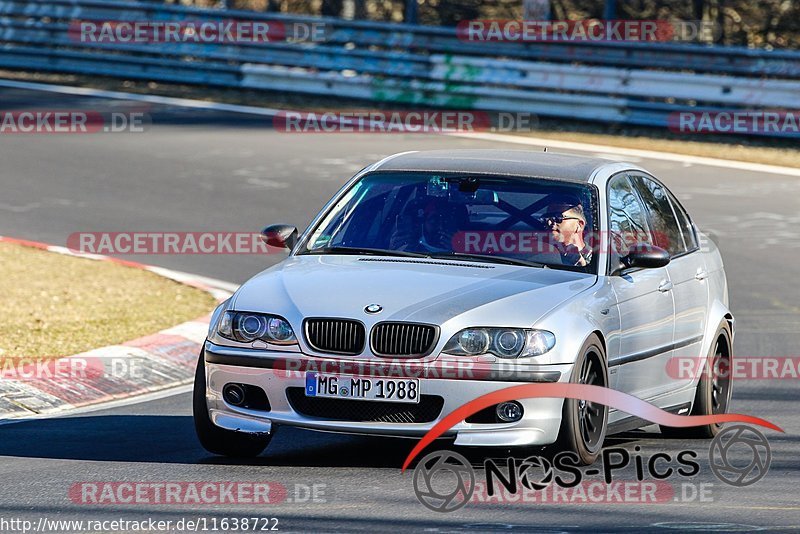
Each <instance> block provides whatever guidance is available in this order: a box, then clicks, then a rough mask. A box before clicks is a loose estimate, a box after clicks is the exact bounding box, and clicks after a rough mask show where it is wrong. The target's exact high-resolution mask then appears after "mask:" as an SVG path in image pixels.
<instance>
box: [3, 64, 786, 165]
mask: <svg viewBox="0 0 800 534" xmlns="http://www.w3.org/2000/svg"><path fill="white" fill-rule="evenodd" d="M0 87H8V88H14V89H27V90H32V91H47V92H50V93H59V94H65V95H75V96H86V97H95V98H109V99H115V100H132V101H137V102H148V103H151V104H162V105H167V106H178V107H184V108H193V109H206V110H210V111H227V112H230V113H244V114H248V115H261V116H267V117H274V116H275V115H277V114H278V113H280V112H282V111H289V110H281V109H273V108H261V107H257V106H240V105H236V104H223V103H221V102H208V101H205V100H194V99H189V98H174V97H167V96H155V95H141V94H135V93H125V92H120V91H104V90H100V89H91V88H87V87H72V86H69V85H52V84H44V83H35V82H22V81H17V80H2V79H0ZM443 135H451V136H455V137H465V138H468V139H480V140H484V141H495V142H500V143H510V144H517V145H528V146H537V147H541V146H547V147H550V148H560V149H564V150H576V151H579V152H593V153H601V154H604V155H620V156H628V157H636V158H649V159H657V160H661V161H673V162H678V163H691V164H696V165H707V166H711V167H722V168H726V169H737V170H743V171H752V172H761V173H768V174H780V175H784V176H800V169H797V168H794V167H783V166H779V165H765V164H762V163H749V162H746V161H734V160H727V159H720V158H710V157H703V156H687V155H683V154H676V153H672V152H658V151H655V150H640V149H634V148H621V147H615V146H608V145H594V144H590V143H578V142H573V141H558V140H554V139H544V138H540V137H523V136H516V135H504V134H496V133H488V132H476V133H450V134H443Z"/></svg>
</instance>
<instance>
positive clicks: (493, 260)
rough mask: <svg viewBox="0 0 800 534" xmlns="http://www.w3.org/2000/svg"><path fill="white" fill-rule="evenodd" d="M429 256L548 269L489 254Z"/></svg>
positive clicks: (440, 258)
mask: <svg viewBox="0 0 800 534" xmlns="http://www.w3.org/2000/svg"><path fill="white" fill-rule="evenodd" d="M429 256H430V257H431V258H436V259H437V260H452V259H463V260H475V261H486V262H489V263H504V264H506V265H524V266H526V267H539V268H542V269H548V268H550V266H549V265H546V264H544V263H539V262H535V261H527V260H520V259H517V258H506V257H505V256H493V255H491V254H467V253H465V252H447V253H443V254H429Z"/></svg>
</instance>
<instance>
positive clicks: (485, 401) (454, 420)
mask: <svg viewBox="0 0 800 534" xmlns="http://www.w3.org/2000/svg"><path fill="white" fill-rule="evenodd" d="M543 397H550V398H562V399H584V400H587V401H590V402H596V403H597V404H602V405H604V406H608V407H609V408H615V409H617V410H620V411H623V412H625V413H629V414H631V415H635V416H636V417H640V418H642V419H645V420H647V421H650V422H651V423H658V424H659V425H665V426H673V427H691V426H702V425H710V424H715V423H750V424H754V425H759V426H763V427H766V428H771V429H772V430H777V431H778V432H783V429H782V428H781V427H779V426H777V425H775V424H773V423H770V422H769V421H767V420H766V419H761V418H760V417H754V416H752V415H742V414H735V413H731V414H720V415H676V414H674V413H669V412H667V411H664V410H662V409H661V408H657V407H655V406H653V405H652V404H650V403H649V402H645V401H643V400H642V399H640V398H638V397H634V396H633V395H629V394H627V393H623V392H621V391H617V390H615V389H610V388H607V387H603V386H592V385H589V384H571V383H563V384H562V383H558V384H523V385H520V386H511V387H508V388H505V389H501V390H498V391H493V392H492V393H487V394H486V395H483V396H482V397H478V398H477V399H474V400H472V401H470V402H468V403H466V404H465V405H463V406H461V407H459V408H456V409H455V410H453V411H452V412H450V413H449V414H448V415H447V416H446V417H445V418H444V419H442V420H441V421H439V422H438V423H436V425H434V427H433V428H431V429H430V430H429V431H428V433H427V434H425V435H424V436H422V439H421V440H420V441H419V443H417V445H416V447H414V449H412V451H411V452H410V453H409V455H408V457H407V458H406V461H405V463H404V464H403V468H402V471H405V470H406V468H408V465H409V464H410V463H411V462H412V461H413V460H414V458H416V457H417V455H418V454H419V453H420V452H422V450H423V449H424V448H425V447H427V446H428V445H430V443H431V442H433V440H435V439H436V438H438V437H439V436H441V435H442V434H444V433H445V432H447V431H448V430H450V429H451V428H453V427H454V426H455V425H456V424H458V423H459V422H461V421H463V420H464V419H466V418H467V417H469V416H470V415H472V414H474V413H476V412H479V411H481V410H483V409H484V408H487V407H489V406H492V405H493V404H498V403H500V402H505V401H510V400H518V399H534V398H543Z"/></svg>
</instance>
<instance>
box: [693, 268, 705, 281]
mask: <svg viewBox="0 0 800 534" xmlns="http://www.w3.org/2000/svg"><path fill="white" fill-rule="evenodd" d="M706 278H708V272H706V271H704V270H703V269H697V274H696V275H694V279H695V280H699V281H701V282H702V281H703V280H705V279H706Z"/></svg>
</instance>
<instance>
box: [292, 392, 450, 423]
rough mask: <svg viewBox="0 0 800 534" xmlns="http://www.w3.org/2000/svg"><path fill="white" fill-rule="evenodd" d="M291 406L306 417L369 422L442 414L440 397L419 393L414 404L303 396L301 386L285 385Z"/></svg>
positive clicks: (424, 418) (414, 419)
mask: <svg viewBox="0 0 800 534" xmlns="http://www.w3.org/2000/svg"><path fill="white" fill-rule="evenodd" d="M286 398H287V399H289V404H291V406H292V409H294V411H296V412H297V413H299V414H301V415H305V416H307V417H316V418H319V419H331V420H334V421H352V422H370V423H430V422H431V421H435V420H436V418H437V417H439V414H441V413H442V407H443V406H444V399H443V398H442V397H439V396H438V395H422V396H421V397H420V400H419V403H418V404H407V403H400V402H382V401H369V400H351V399H324V398H318V397H306V395H305V390H304V389H303V388H287V389H286Z"/></svg>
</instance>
